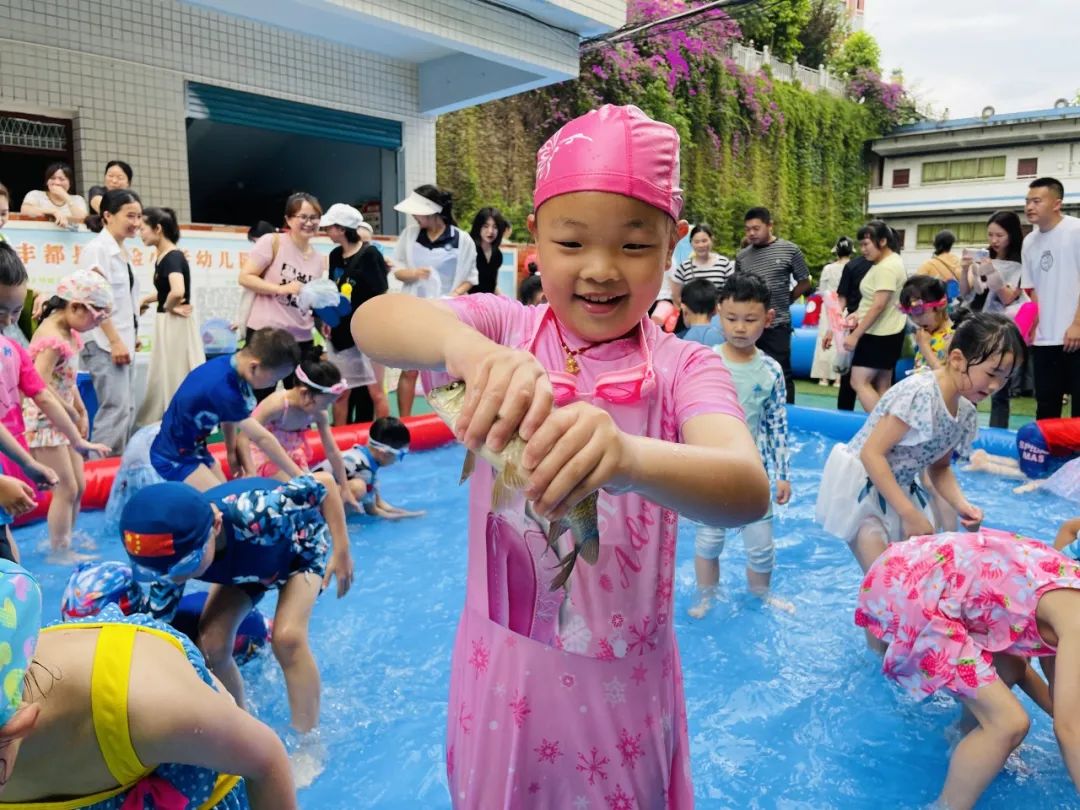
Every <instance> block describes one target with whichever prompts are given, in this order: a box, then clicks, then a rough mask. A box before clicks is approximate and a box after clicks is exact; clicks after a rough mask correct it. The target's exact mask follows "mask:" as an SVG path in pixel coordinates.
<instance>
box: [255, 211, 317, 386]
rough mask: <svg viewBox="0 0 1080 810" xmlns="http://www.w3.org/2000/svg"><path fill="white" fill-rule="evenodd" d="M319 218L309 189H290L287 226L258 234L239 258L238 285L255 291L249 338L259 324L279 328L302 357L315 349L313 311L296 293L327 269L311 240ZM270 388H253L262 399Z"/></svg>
mask: <svg viewBox="0 0 1080 810" xmlns="http://www.w3.org/2000/svg"><path fill="white" fill-rule="evenodd" d="M321 218H322V206H321V205H319V201H318V200H317V199H315V197H314V196H313V195H311V194H307V193H305V192H298V193H296V194H292V195H290V197H289V199H288V200H286V202H285V227H286V229H287V232H286V233H283V234H273V233H270V234H266V235H265V236H262V237H260V238H259V240H258V241H257V242H256V243H255V246H254V247H253V248H252V249H251V252H250V253H249V254H248V257H247V259H245V260H244V263H243V265H242V266H241V268H240V278H239V281H240V286H241V287H244V288H245V289H247V290H250V291H251V292H253V293H255V300H254V301H253V302H252V304H251V311H250V312H249V313H248V316H247V323H246V324H245V326H246V327H247V336H248V338H249V339H250V338H251V335H252V334H253V333H254V332H256V331H257V330H259V329H264V328H267V327H270V328H275V329H284V330H286V331H287V332H288V333H289V334H290V335H292V336H293V337H294V338H296V342H297V343H299V344H300V351H301V352H302V353H303V356H304V357H314V356H317V355H318V351H317V350H316V348H315V342H314V340H313V339H312V330H313V329H314V328H315V316H314V315H312V313H311V312H309V311H307V310H303V309H301V308H300V304H299V298H298V296H299V295H300V290H301V289H303V287H304V285H305V284H307V283H308V282H309V281H314V280H315V279H318V278H322V277H323V276H325V275H326V271H327V259H326V256H324V255H323V254H322V253H320V252H319V251H317V250H316V249H315V246H314V245H312V244H311V240H312V239H313V238H314V237H315V236H316V235H317V234H318V233H319V220H320V219H321ZM283 384H284V386H285V387H286V388H292V387H293V386H294V385H296V377H295V376H294V375H292V374H290V375H289V376H288V377H286V378H285V379H284V380H283ZM271 393H273V389H272V388H265V389H261V390H257V391H256V392H255V398H256V399H258V400H259V401H260V402H261V401H262V400H264V399H266V398H267V397H268V396H270V394H271Z"/></svg>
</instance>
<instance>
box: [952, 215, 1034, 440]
mask: <svg viewBox="0 0 1080 810" xmlns="http://www.w3.org/2000/svg"><path fill="white" fill-rule="evenodd" d="M986 240H987V243H988V247H989V250H990V258H989V259H984V260H982V261H980V262H975V261H973V260H972V258H971V256H970V254H968V251H964V254H965V255H964V256H963V258H961V260H960V264H961V271H960V295H961V296H962V297H963V298H964V299H965V300H978V298H979V297H980V296H982V295H983V294H984V293H985V296H986V297H985V301H984V302H983V304H982V311H983V312H995V313H997V314H999V315H1006V316H1008V317H1010V318H1013V319H1015V318H1016V313H1017V312H1019V311H1020V307H1022V306H1023V305H1024V304H1026V303H1027V302H1028V301H1030V300H1031V299H1030V298H1029V297H1028V295H1027V293H1025V292H1024V290H1023V289H1021V287H1020V276H1021V274H1022V272H1023V267H1022V265H1021V264H1020V248H1021V246H1022V245H1023V244H1024V232H1023V231H1022V230H1021V229H1020V217H1019V216H1017V215H1016V214H1014V213H1013V212H1012V211H998V212H997V213H995V214H994V215H993V216H991V217H990V220H989V221H988V222H987V223H986ZM1023 373H1024V372H1023V371H1022V372H1021V374H1023ZM1018 376H1019V375H1018ZM1011 389H1012V385H1004V386H1002V387H1001V389H1000V390H998V391H996V392H995V393H994V395H993V396H992V397H991V398H990V427H1001V428H1007V427H1008V426H1009V396H1010V392H1011Z"/></svg>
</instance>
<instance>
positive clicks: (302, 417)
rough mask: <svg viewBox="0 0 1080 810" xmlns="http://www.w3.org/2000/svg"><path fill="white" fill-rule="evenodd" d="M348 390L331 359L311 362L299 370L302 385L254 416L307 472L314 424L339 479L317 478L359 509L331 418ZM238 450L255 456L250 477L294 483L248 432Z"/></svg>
mask: <svg viewBox="0 0 1080 810" xmlns="http://www.w3.org/2000/svg"><path fill="white" fill-rule="evenodd" d="M346 390H348V383H347V382H346V381H345V380H342V379H341V372H340V371H339V370H338V367H337V366H335V365H334V364H333V363H331V362H330V361H329V360H313V359H305V360H303V361H302V362H301V363H300V365H299V366H297V368H296V387H295V388H289V389H283V390H281V391H275V392H274V393H273V394H271V395H270V396H268V397H267V398H266V399H264V400H263V401H262V402H260V403H259V404H258V406H257V407H256V408H255V410H254V411H253V412H252V414H251V415H252V417H253V418H254V419H255V420H256V421H258V422H259V423H260V424H261V425H262V426H263V427H265V428H266V429H267V430H269V431H270V432H271V433H272V434H273V435H274V438H276V439H277V440H278V442H279V443H280V444H281V446H282V448H283V449H284V450H285V452H286V453H287V454H288V456H289V458H291V459H292V460H293V461H294V462H295V463H296V466H297V467H299V468H300V469H301V470H303V471H304V472H310V470H311V459H312V455H311V450H310V449H309V448H308V443H307V437H306V433H307V431H309V430H310V429H311V426H312V423H314V425H315V428H316V429H317V430H318V431H319V438H320V439H322V443H323V449H324V450H325V451H326V459H327V461H329V462H330V469H331V470H333V472H334V475H333V477H331V476H329V475H327V474H325V473H316V474H315V477H316V478H318V479H319V481H320V483H322V484H323V485H324V486H330V487H332V486H334V485H335V482H336V485H337V486H338V488H339V489H340V490H341V499H342V500H343V501H344V502H345V504H346V505H347V506H351V507H352V508H353V509H356V510H357V511H359V509H360V506H359V504H358V503H357V502H356V498H355V496H354V495H353V494H352V491H351V490H350V489H349V483H348V482H349V478H348V473H347V471H346V469H345V460H344V459H343V458H342V456H341V451H340V450H339V449H338V446H337V443H336V442H335V441H334V436H333V434H332V433H331V432H330V419H329V417H328V414H327V411H328V409H329V408H330V407H331V406H332V405H333V404H334V401H335V400H336V398H337V397H339V396H340V395H341V394H342V392H344V391H346ZM237 447H238V449H239V451H240V458H241V459H242V460H243V459H247V458H250V464H245V469H246V472H247V474H249V475H257V476H259V477H261V478H276V479H278V480H279V481H288V480H290V477H289V475H287V474H286V473H285V472H283V471H282V470H281V469H280V468H279V467H278V466H277V465H276V464H275V463H274V462H273V461H271V460H270V458H269V457H267V455H266V454H265V453H263V452H262V451H261V450H260V449H259V448H258V446H257V445H255V444H254V443H253V442H251V441H250V440H248V438H247V437H246V436H245V435H244V434H240V435H239V436H237Z"/></svg>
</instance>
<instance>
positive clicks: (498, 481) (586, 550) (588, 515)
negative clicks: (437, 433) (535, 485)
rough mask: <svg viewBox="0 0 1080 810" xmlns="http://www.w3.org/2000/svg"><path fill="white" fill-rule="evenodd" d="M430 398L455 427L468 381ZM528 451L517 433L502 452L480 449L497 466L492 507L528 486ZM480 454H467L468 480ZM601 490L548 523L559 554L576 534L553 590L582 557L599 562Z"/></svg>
mask: <svg viewBox="0 0 1080 810" xmlns="http://www.w3.org/2000/svg"><path fill="white" fill-rule="evenodd" d="M427 399H428V402H430V403H431V407H432V408H434V409H435V413H437V414H438V415H439V417H440V418H441V419H442V420H443V421H444V422H446V424H447V425H450V426H451V427H453V426H454V424H456V423H457V420H458V417H459V416H460V415H461V411H462V408H463V406H464V403H465V383H463V382H452V383H449V384H448V385H443V386H440V387H439V388H435V389H434V390H432V391H429V392H428V395H427ZM524 451H525V441H524V440H523V439H522V438H521V437H520V436H519V435H517V434H516V433H515V434H514V435H513V437H512V438H511V439H510V441H508V442H507V443H506V446H505V447H504V448H503V449H502V450H501V451H500V452H498V453H496V452H494V451H493V450H491V449H490V448H489V447H487V445H484V446H482V447H481V448H480V450H479V451H478V453H479V455H480V457H481V458H482V459H484V461H486V462H487V463H488V464H490V465H491V466H492V468H494V470H495V471H496V473H497V475H496V476H495V486H494V489H493V490H492V493H491V506H492V509H499V508H500V507H502V506H505V505H506V502H507V501H508V499H509V498H510V496H511V493H512V492H515V491H518V492H520V491H522V490H524V489H525V488H526V487H527V486H528V484H529V479H528V476H527V475H526V473H525V471H524V470H523V469H522V467H521V457H522V454H523V453H524ZM475 463H476V458H475V456H474V455H473V454H472V452H471V451H470V452H469V453H467V454H466V456H465V466H464V467H463V468H462V471H461V481H462V482H464V481H466V480H467V479H468V477H469V476H470V475H471V474H472V471H473V467H474V465H475ZM596 500H597V494H596V493H595V492H592V493H590V494H589V495H587V496H586V497H585V498H584V499H582V500H581V501H579V502H578V503H577V505H576V506H574V508H573V509H571V510H570V511H569V512H568V513H567V514H566V516H565V517H564V518H562V519H561V520H557V521H552V522H551V525H550V526H549V527H548V532H547V543H548V547H549V548H551V549H552V551H554V552H555V555H556V556H557V557H558V556H559V550H558V545H557V541H558V539H559V537H561V536H562V535H563V533H564V532H565V531H566V530H567V529H569V530H570V531H571V532H572V533H573V536H574V548H573V550H572V551H571V552H570V553H569V554H567V555H566V556H565V557H560V558H559V568H560V571H559V573H558V575H557V576H556V577H555V579H554V580H552V583H551V590H553V591H555V590H558V589H559V588H561V587H562V586H563V585H565V584H566V581H567V580H568V579H569V577H570V572H571V571H573V570H574V563H576V562H577V558H578V557H581V558H582V559H583V560H585V562H587V563H589V565H595V564H596V561H597V559H598V558H599V556H600V530H599V528H598V526H597V522H596Z"/></svg>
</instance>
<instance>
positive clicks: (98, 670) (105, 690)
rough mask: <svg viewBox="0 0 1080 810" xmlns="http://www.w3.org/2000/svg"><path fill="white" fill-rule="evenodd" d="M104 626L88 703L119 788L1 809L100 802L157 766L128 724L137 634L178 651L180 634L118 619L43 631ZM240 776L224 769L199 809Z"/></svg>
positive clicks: (74, 807) (55, 809)
mask: <svg viewBox="0 0 1080 810" xmlns="http://www.w3.org/2000/svg"><path fill="white" fill-rule="evenodd" d="M55 630H100V631H101V632H100V633H99V635H98V641H97V647H96V649H95V651H94V669H93V673H92V675H91V681H90V695H91V698H90V703H91V711H92V713H93V718H94V734H95V735H96V737H97V741H98V746H99V747H100V749H101V755H102V757H104V759H105V765H106V766H107V767H108V769H109V773H111V774H112V776H113V778H114V779H116V781H117V782H118V783H119V785H120V787H116V788H112V789H110V790H103V791H101V792H100V793H95V794H94V795H93V796H84V797H83V798H80V799H63V800H61V801H48V800H46V801H34V802H0V810H78V808H81V807H88V806H90V805H93V804H96V803H97V802H101V801H105V800H106V799H111V798H112V797H114V796H119V795H120V794H122V793H124V792H125V791H127V790H129V789H131V787H132V786H133V785H134V784H135V783H136V782H138V781H139V780H140V779H142V778H143V777H145V776H146V775H147V774H149V773H151V772H152V771H153V769H152V768H147V767H146V766H145V765H143V763H142V762H141V761H140V760H139V755H138V754H137V753H136V752H135V747H134V746H133V745H132V743H131V729H130V727H129V725H128V712H127V702H128V683H129V681H130V679H131V658H132V654H133V652H134V649H135V635H136V633H150V634H151V635H155V636H157V637H158V638H160V639H162V640H164V641H167V642H169V643H170V644H172V645H173V646H174V647H176V649H178V650H179V651H180V652H182V653H184V654H185V656H186V654H187V653H186V652H185V650H184V645H183V644H182V643H181V642H180V640H179V639H178V638H176V637H175V636H173V635H172V634H170V633H167V632H165V631H164V630H158V629H157V628H155V627H143V626H141V625H134V624H120V623H107V622H101V623H86V624H58V625H54V626H52V627H47V628H45V629H44V630H42V632H43V633H48V632H50V631H55ZM239 781H240V777H238V776H229V775H227V774H221V775H220V776H218V779H217V782H216V784H215V789H214V791H213V793H212V794H211V796H210V799H209V800H208V801H207V802H206V803H204V804H203V805H202V807H201V808H200V810H208V808H212V807H213V806H214V805H216V804H217V803H218V802H219V801H221V799H223V798H224V797H225V796H226V795H228V793H229V791H231V790H232V789H233V788H234V787H235V786H236V784H237V783H238V782H239Z"/></svg>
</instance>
